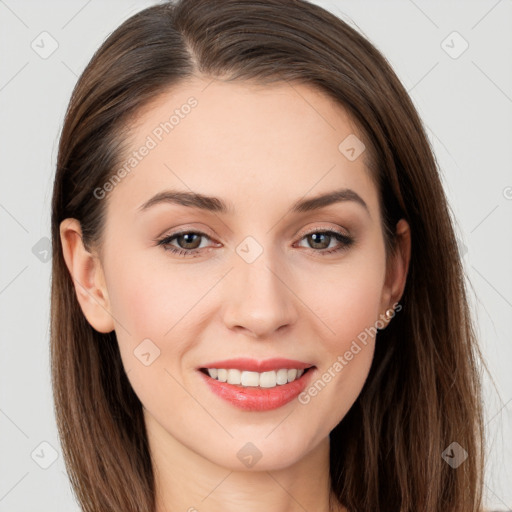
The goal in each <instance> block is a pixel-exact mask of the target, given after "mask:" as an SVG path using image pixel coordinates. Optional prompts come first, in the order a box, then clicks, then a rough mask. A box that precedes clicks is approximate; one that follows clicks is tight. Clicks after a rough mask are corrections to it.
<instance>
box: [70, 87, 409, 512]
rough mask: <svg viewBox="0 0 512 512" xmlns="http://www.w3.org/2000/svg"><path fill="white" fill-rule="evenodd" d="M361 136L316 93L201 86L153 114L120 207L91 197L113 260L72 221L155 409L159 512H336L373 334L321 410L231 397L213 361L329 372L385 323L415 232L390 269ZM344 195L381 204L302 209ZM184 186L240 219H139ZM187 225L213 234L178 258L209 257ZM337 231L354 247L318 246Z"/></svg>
mask: <svg viewBox="0 0 512 512" xmlns="http://www.w3.org/2000/svg"><path fill="white" fill-rule="evenodd" d="M191 96H193V97H194V98H195V99H196V100H197V105H196V106H195V107H194V108H192V109H190V111H189V109H182V110H181V112H182V113H183V112H185V110H186V111H187V112H189V113H188V114H186V115H183V117H180V120H179V122H178V123H177V124H176V126H174V128H173V129H172V131H170V132H169V133H163V135H162V134H160V135H162V137H161V140H157V137H156V136H155V131H154V130H155V128H156V127H158V126H159V124H160V123H161V122H163V121H165V120H168V119H169V116H170V115H171V114H172V112H173V111H174V110H175V109H179V108H180V107H181V106H183V105H184V104H186V103H187V99H188V98H190V97H191ZM156 133H159V132H158V131H157V132H156ZM350 134H355V135H356V136H358V138H359V139H361V140H362V135H361V134H359V133H358V131H357V130H356V127H355V125H354V124H353V123H352V122H351V120H350V117H349V116H348V115H347V113H346V111H345V110H344V109H342V108H341V107H340V106H338V105H336V104H334V103H333V102H332V100H330V99H329V98H328V97H327V96H325V95H324V94H322V93H320V92H318V91H316V90H315V89H313V88H310V87H308V86H305V85H294V86H293V87H292V86H291V85H290V84H276V85H272V86H265V87H263V86H255V85H250V84H247V83H240V82H232V83H227V82H222V81H220V80H215V81H213V82H212V81H211V80H210V79H208V80H206V79H199V78H197V79H194V80H193V81H190V82H189V83H187V84H181V85H180V86H178V87H175V88H173V89H172V90H170V91H169V92H167V93H165V94H164V95H162V96H160V97H158V98H156V99H155V101H154V102H153V103H152V104H151V105H150V106H148V108H146V109H145V110H144V112H142V113H141V116H139V118H138V119H137V122H136V124H135V125H134V129H133V138H132V139H131V141H130V143H131V148H132V150H133V151H136V150H138V149H139V148H140V147H141V146H143V145H144V144H145V142H147V140H148V139H147V137H148V136H151V137H152V138H153V139H154V140H155V141H156V142H157V144H156V147H154V148H152V149H151V150H150V151H149V152H148V153H147V154H146V156H144V157H143V158H142V159H141V160H140V162H138V163H137V165H136V167H134V169H133V170H132V171H131V172H130V173H129V174H128V175H126V176H125V177H124V178H123V179H122V181H121V182H120V183H119V184H117V186H115V188H114V189H113V190H112V191H110V192H109V194H108V196H107V198H105V199H96V198H91V200H93V201H96V200H104V201H108V203H107V204H108V209H107V220H106V227H105V229H106V231H105V244H104V246H103V247H102V248H101V253H95V252H92V253H89V252H87V251H86V250H85V249H84V247H83V244H82V242H81V231H80V224H79V223H78V222H77V221H76V220H74V219H66V220H65V221H63V222H62V224H61V239H62V242H63V246H64V257H65V260H66V263H67V266H68V268H69V270H70V272H71V274H72V275H73V278H74V281H75V286H76V292H77V297H78V300H79V302H80V305H81V307H82V310H83V312H84V315H85V316H86V318H87V320H88V321H89V323H90V324H91V325H92V326H93V327H94V328H95V329H96V330H97V331H99V332H110V331H112V330H115V332H116V336H117V339H118V342H119V347H120V352H121V356H122V360H123V364H124V367H125V370H126V372H127V373H128V378H129V380H130V382H131V384H132V386H133V389H134V390H135V392H136V394H137V395H138V397H139V398H140V400H141V402H142V404H143V406H144V416H145V421H146V426H147V432H148V439H149V443H150V449H151V454H152V458H153V463H154V467H155V474H156V487H157V511H158V512H170V511H189V512H193V511H195V510H197V511H199V512H201V511H206V510H207V511H210V512H217V511H222V512H231V511H239V510H244V511H248V512H253V511H254V512H255V511H261V510H265V511H267V512H290V511H302V512H303V511H304V510H308V511H315V512H328V511H329V507H328V499H329V493H330V481H329V432H330V431H331V430H332V429H333V428H334V427H335V426H336V425H337V424H338V423H339V422H340V421H341V420H342V419H343V417H344V416H345V414H346V413H347V411H348V410H349V409H350V407H351V406H352V404H353V403H354V401H355V400H356V398H357V396H358V395H359V393H360V391H361V389H362V387H363V384H364V382H365V380H366V378H367V376H368V371H369V369H370V365H371V361H372V357H373V353H374V346H375V343H376V342H378V340H376V338H375V336H374V335H372V336H369V337H368V338H367V342H366V344H364V345H363V344H361V343H359V345H360V346H361V350H360V351H359V352H357V354H355V355H354V356H353V358H351V359H350V361H347V364H346V365H343V369H342V370H341V371H337V372H335V376H334V377H332V378H331V379H330V381H329V382H328V384H327V385H325V387H324V388H323V389H322V390H321V391H320V392H318V394H316V395H315V396H310V400H309V401H308V402H307V403H301V402H299V400H298V399H294V400H293V401H291V402H289V403H287V404H285V405H284V406H282V407H279V408H277V409H273V410H269V411H258V412H255V411H245V410H241V409H239V408H237V407H236V406H234V405H232V404H231V403H228V402H226V401H224V400H223V399H221V398H219V397H217V396H216V395H214V394H213V393H212V392H211V391H210V390H209V388H208V387H207V386H206V385H205V383H204V382H203V379H202V378H201V375H200V374H199V373H198V367H202V366H205V365H206V364H207V363H208V362H210V361H215V360H219V359H228V358H232V357H252V358H255V359H258V360H263V359H268V358H272V357H286V358H291V359H297V360H300V361H304V362H308V363H310V364H313V365H315V366H316V369H315V370H314V371H315V372H316V376H315V377H316V378H321V376H322V375H323V374H324V373H325V372H328V371H329V368H330V369H331V373H332V372H333V370H332V368H333V364H334V363H335V362H336V361H337V360H338V359H337V358H338V356H340V355H341V356H343V355H344V354H345V353H346V352H347V351H350V349H351V346H353V345H351V344H352V343H353V341H354V340H356V339H358V338H357V336H358V335H360V333H362V332H364V331H365V329H368V328H370V327H372V326H375V325H376V322H377V321H380V322H383V323H384V325H385V324H386V323H387V322H388V321H389V320H383V318H384V317H383V315H384V313H385V312H386V310H388V309H389V308H392V307H393V305H394V304H396V303H397V302H398V301H399V300H400V298H401V296H402V293H403V290H404V286H405V282H406V275H407V268H408V265H409V258H410V233H409V226H408V225H407V223H406V221H405V220H403V219H402V220H401V221H400V222H399V223H398V224H397V226H396V231H397V234H398V241H399V248H400V250H399V251H397V254H396V256H395V257H393V259H392V260H390V261H389V262H386V254H385V250H384V238H383V233H382V228H381V212H380V211H379V206H378V195H377V194H378V191H377V188H376V187H375V184H374V182H373V181H372V179H371V177H370V173H369V171H368V169H367V168H366V167H365V165H364V162H363V157H362V156H361V157H359V158H356V159H355V160H353V161H351V160H349V159H348V158H347V157H346V155H345V154H343V153H342V152H341V151H340V150H339V149H338V146H339V144H340V143H341V142H342V141H343V140H344V139H345V138H346V137H347V136H348V135H350ZM363 154H364V153H363ZM127 158H129V155H128V156H127ZM342 188H348V189H351V190H353V191H354V192H356V193H357V194H358V195H359V196H360V197H361V198H362V199H363V201H364V202H365V203H366V207H364V206H362V205H361V204H360V203H359V202H357V201H354V200H344V201H339V202H336V203H333V204H330V205H327V206H325V207H323V208H320V209H316V210H312V211H306V212H291V208H292V206H293V204H294V203H295V202H296V201H299V200H304V199H311V198H313V197H316V196H318V195H321V194H325V193H328V192H332V191H334V190H338V189H342ZM169 189H174V190H179V191H184V192H194V193H200V194H204V195H208V196H214V197H217V198H220V199H222V200H223V201H225V202H227V203H228V204H230V205H231V208H232V210H231V211H228V212H226V213H219V212H212V211H206V210H201V209H199V208H196V207H190V206H184V205H179V204H171V203H159V204H155V205H153V206H151V207H149V208H147V209H146V210H143V211H141V210H139V207H140V206H141V205H142V204H144V203H145V202H146V201H148V199H150V198H151V197H153V196H154V195H155V194H157V193H159V192H162V191H164V190H169ZM182 230H188V231H186V232H188V233H191V232H192V233H194V232H196V233H197V232H201V233H203V236H202V237H196V239H194V237H193V236H191V235H189V237H188V238H184V237H183V236H182V237H179V236H178V237H175V238H174V239H173V240H172V241H171V242H168V247H173V248H175V249H178V250H179V249H181V250H182V251H184V252H188V254H190V252H191V251H193V250H194V249H195V250H196V252H195V254H194V256H190V255H180V254H173V253H171V252H170V251H168V250H166V249H165V248H164V247H163V246H162V245H158V240H162V239H163V238H165V237H169V236H171V235H173V234H174V233H176V232H178V231H182ZM327 231H337V232H339V233H341V234H343V235H345V236H349V237H351V238H352V239H353V243H352V244H349V245H346V246H345V245H344V243H343V242H340V241H338V239H337V238H336V237H335V236H334V235H332V234H331V235H330V237H329V236H324V237H323V238H322V237H321V235H317V237H316V239H313V237H311V236H308V235H311V234H312V233H317V234H318V233H320V234H321V233H325V232H327ZM248 236H250V237H252V240H253V242H251V243H252V244H253V245H252V246H250V247H251V249H250V250H251V251H255V250H257V248H261V250H262V252H261V254H260V255H259V256H258V257H257V258H256V259H255V260H254V261H252V262H251V263H248V262H247V261H246V260H244V258H242V257H241V256H240V254H239V252H237V247H239V246H240V244H241V243H242V242H243V241H244V240H245V239H246V237H248ZM187 244H188V245H187ZM192 245H193V248H191V247H192ZM337 248H340V250H338V251H336V252H334V251H335V250H336V249H337ZM327 251H332V252H330V253H327ZM386 263H388V265H386ZM397 314H399V313H397ZM391 321H392V320H391ZM377 326H379V327H381V326H382V323H381V324H380V325H379V324H377ZM145 339H150V340H151V343H153V344H154V346H156V347H158V349H159V350H160V353H159V355H158V357H156V359H154V361H152V362H151V364H150V365H147V366H146V365H145V364H143V363H142V362H141V360H139V359H138V358H137V357H136V356H135V355H134V350H135V351H136V349H137V347H138V346H139V345H140V344H141V342H142V341H143V340H145ZM151 357H153V356H151ZM248 442H251V443H252V444H253V445H254V446H256V447H257V449H258V451H259V452H260V453H261V458H260V459H259V460H258V461H257V463H255V464H254V465H253V466H252V467H246V465H244V464H243V463H242V462H241V460H240V458H239V457H238V456H237V453H238V452H239V451H240V449H241V448H242V447H244V446H245V445H246V444H247V443H248ZM337 510H344V508H343V507H341V505H339V504H338V505H337Z"/></svg>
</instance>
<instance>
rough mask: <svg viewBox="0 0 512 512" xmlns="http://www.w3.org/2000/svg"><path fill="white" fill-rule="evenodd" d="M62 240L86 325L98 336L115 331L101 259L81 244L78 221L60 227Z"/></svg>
mask: <svg viewBox="0 0 512 512" xmlns="http://www.w3.org/2000/svg"><path fill="white" fill-rule="evenodd" d="M60 239H61V242H62V252H63V256H64V260H65V262H66V266H67V267H68V270H69V273H70V274H71V277H72V279H73V282H74V284H75V290H76V296H77V299H78V302H79V303H80V307H81V308H82V311H83V313H84V315H85V317H86V318H87V321H88V322H89V323H90V324H91V326H92V327H93V328H94V329H96V330H97V331H98V332H103V333H108V332H111V331H113V330H114V321H113V320H114V319H113V317H112V315H111V313H110V303H109V299H108V293H107V287H106V285H105V278H104V274H103V268H102V266H101V262H100V260H99V258H98V257H97V256H96V255H95V254H93V253H91V252H89V251H88V250H87V249H86V248H85V247H84V244H83V241H82V229H81V226H80V222H79V221H78V220H76V219H65V220H63V221H62V222H61V224H60Z"/></svg>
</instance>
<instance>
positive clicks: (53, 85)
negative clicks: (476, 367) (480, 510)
mask: <svg viewBox="0 0 512 512" xmlns="http://www.w3.org/2000/svg"><path fill="white" fill-rule="evenodd" d="M316 3H318V4H319V5H321V6H323V7H326V8H327V9H329V10H331V11H332V12H333V13H335V14H336V15H338V16H339V17H341V18H342V19H343V20H345V21H346V22H348V23H349V24H350V25H351V26H353V27H354V28H356V29H357V30H358V31H360V32H361V33H362V34H363V35H365V36H366V37H367V38H368V39H369V40H370V41H371V42H372V43H373V44H374V45H375V46H376V47H377V48H378V49H379V50H380V51H381V52H382V53H383V54H384V55H385V56H386V58H387V59H388V60H389V62H390V63H391V65H392V66H393V67H394V69H395V71H396V73H397V74H398V76H399V78H400V79H401V80H402V83H403V84H404V86H405V88H406V89H407V90H408V92H409V93H410V95H411V96H412V99H413V101H414V103H415V105H416V107H417V108H418V110H419V113H420V115H421V117H422V119H423V121H424V124H425V126H426V129H427V133H428V136H429V138H430V141H431V143H432V146H433V148H434V151H435V154H436V158H437V160H438V162H439V166H440V168H441V172H442V176H443V182H444V185H445V189H446V192H447V194H448V198H449V201H450V204H451V207H452V209H453V212H454V215H455V217H456V222H457V225H456V229H457V233H458V237H459V243H460V244H461V246H462V248H463V252H464V265H465V269H466V275H467V279H468V281H469V283H470V300H471V303H472V306H473V310H474V312H475V315H476V318H477V329H478V333H479V334H480V339H481V343H482V348H483V352H484V355H485V357H486V359H487V361H488V363H489V367H490V370H491V372H492V375H493V377H494V380H495V383H496V389H495V388H494V386H493V385H492V384H491V382H490V381H489V379H486V381H485V409H486V425H487V430H488V436H487V452H488V454H489V460H488V463H487V466H486V477H485V481H486V485H485V496H486V501H485V505H486V507H487V508H488V509H492V510H512V485H510V483H511V482H512V372H511V371H510V362H511V361H512V342H511V340H512V322H511V321H510V320H511V319H512V270H511V267H512V265H511V264H512V66H511V64H510V63H511V62H512V58H511V57H512V1H511V0H479V1H426V0H422V1H420V0H414V1H413V0H400V1H398V0H397V1H389V0H388V1H386V2H383V1H381V0H371V1H370V0H365V1H364V2H362V1H360V0H338V1H335V0H332V1H330V2H327V1H317V2H316ZM154 4H155V2H154V1H153V2H152V1H134V2H127V1H126V0H116V1H113V0H109V1H108V2H100V1H98V0H72V1H70V0H66V1H64V0H62V1H60V2H56V1H46V2H39V1H36V0H33V1H27V0H25V1H22V0H5V1H3V0H0V45H1V58H2V65H1V67H0V109H1V113H2V115H1V121H0V130H1V132H0V140H1V144H2V153H1V154H2V160H1V171H0V172H1V186H0V226H1V233H0V234H1V240H2V244H3V251H2V264H1V265H0V310H1V312H2V322H1V324H0V328H1V343H2V348H1V357H0V379H1V383H0V432H1V436H0V449H1V455H0V461H1V475H0V511H2V512H4V511H5V512H7V511H8V512H27V511H30V512H39V511H40V512H46V511H48V510H66V511H68V512H74V511H78V510H79V508H78V505H77V504H76V502H75V501H74V498H73V495H72V493H71V489H70V486H69V482H68V478H67V475H66V472H65V468H64V463H63V459H62V453H61V450H60V444H59V439H58V436H57V430H56V423H55V418H54V413H53V400H52V393H51V385H50V365H49V299H50V268H51V262H50V261H49V257H50V254H51V251H50V246H49V244H50V241H49V238H50V201H51V195H52V184H53V176H54V172H55V161H56V156H57V143H58V137H59V135H60V129H61V127H62V123H63V119H64V114H65V109H66V106H67V103H68V101H69V98H70V94H71V91H72V89H73V86H74V85H75V83H76V81H77V78H78V76H79V75H80V73H81V72H82V70H83V69H84V67H85V65H86V64H87V62H88V61H89V59H90V58H91V57H92V55H93V53H94V51H95V50H96V49H97V48H98V47H99V46H100V45H101V43H102V42H103V41H104V39H105V38H106V37H107V36H108V35H109V34H110V33H111V32H112V31H113V30H114V29H115V28H116V27H118V26H119V24H120V23H122V22H123V21H124V20H125V19H127V18H128V17H129V16H131V15H132V14H134V13H135V12H137V11H139V10H142V9H143V8H145V7H148V6H150V5H154ZM433 207H434V208H435V205H433ZM471 290H472V291H471ZM410 463H411V464H414V461H413V460H411V461H410Z"/></svg>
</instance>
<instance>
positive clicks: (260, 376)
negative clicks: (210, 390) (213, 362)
mask: <svg viewBox="0 0 512 512" xmlns="http://www.w3.org/2000/svg"><path fill="white" fill-rule="evenodd" d="M313 368H315V366H311V367H309V368H305V369H298V368H281V369H278V370H271V371H267V372H261V373H259V372H251V371H247V370H237V369H233V368H230V369H227V368H200V369H199V371H201V372H202V373H204V374H205V375H207V376H208V377H210V378H212V379H213V380H216V381H219V382H225V383H227V384H231V385H233V386H237V387H239V388H260V389H263V388H265V389H270V388H275V387H279V386H284V385H286V384H289V383H291V382H294V381H296V380H299V379H300V378H301V377H302V376H303V375H304V374H306V373H307V372H309V371H310V370H312V369H313Z"/></svg>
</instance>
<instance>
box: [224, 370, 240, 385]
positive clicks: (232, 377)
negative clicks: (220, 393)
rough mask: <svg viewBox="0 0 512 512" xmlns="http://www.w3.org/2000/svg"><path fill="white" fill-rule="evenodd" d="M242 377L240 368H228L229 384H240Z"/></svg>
mask: <svg viewBox="0 0 512 512" xmlns="http://www.w3.org/2000/svg"><path fill="white" fill-rule="evenodd" d="M240 377H241V374H240V370H233V369H231V370H228V380H227V383H228V384H240V380H241V379H240Z"/></svg>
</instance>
